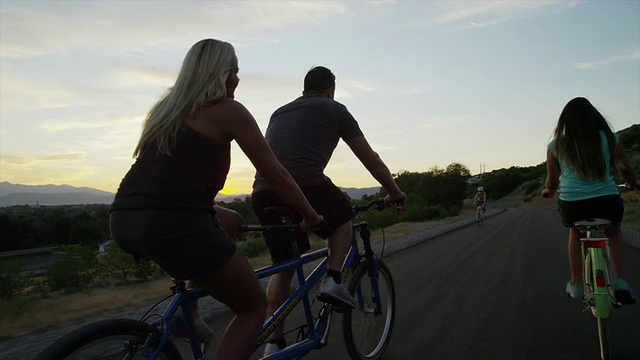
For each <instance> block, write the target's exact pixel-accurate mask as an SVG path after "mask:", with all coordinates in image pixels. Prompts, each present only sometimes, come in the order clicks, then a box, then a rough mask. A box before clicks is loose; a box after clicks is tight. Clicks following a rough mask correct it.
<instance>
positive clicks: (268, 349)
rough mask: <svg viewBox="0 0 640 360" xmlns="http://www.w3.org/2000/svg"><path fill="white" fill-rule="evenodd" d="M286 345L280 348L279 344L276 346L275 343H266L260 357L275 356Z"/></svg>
mask: <svg viewBox="0 0 640 360" xmlns="http://www.w3.org/2000/svg"><path fill="white" fill-rule="evenodd" d="M286 347H287V346H286V344H285V346H284V347H280V344H278V343H277V342H271V341H269V342H267V344H266V345H265V346H264V352H263V353H262V356H268V355H271V354H275V353H277V352H278V351H280V350H282V349H284V348H286Z"/></svg>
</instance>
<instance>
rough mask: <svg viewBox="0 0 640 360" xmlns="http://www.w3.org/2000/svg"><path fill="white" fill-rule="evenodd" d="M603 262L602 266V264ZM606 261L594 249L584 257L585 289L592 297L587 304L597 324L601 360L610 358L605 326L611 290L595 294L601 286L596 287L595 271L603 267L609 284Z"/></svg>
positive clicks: (607, 333) (607, 332) (609, 309)
mask: <svg viewBox="0 0 640 360" xmlns="http://www.w3.org/2000/svg"><path fill="white" fill-rule="evenodd" d="M603 263H604V265H605V266H604V267H603V266H602V264H603ZM607 265H608V263H607V261H606V259H605V258H604V256H602V253H599V254H598V256H596V252H595V251H589V252H588V253H587V256H586V257H585V275H586V279H585V280H586V281H585V283H586V284H588V286H589V288H588V289H587V295H588V298H591V297H592V298H593V302H592V303H590V304H589V305H590V306H591V313H592V315H593V316H594V317H595V318H596V323H597V326H598V343H599V345H600V358H601V359H602V360H608V359H609V358H610V352H611V350H610V347H609V329H608V326H607V318H608V317H609V315H610V314H611V308H612V304H611V296H612V295H611V293H610V292H611V290H610V289H608V294H609V295H601V294H596V293H597V292H598V291H602V290H601V288H600V290H598V288H597V287H596V285H595V278H596V271H597V269H604V271H605V279H606V284H609V285H610V284H611V279H610V277H609V271H608V266H607Z"/></svg>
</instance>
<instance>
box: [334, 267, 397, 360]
mask: <svg viewBox="0 0 640 360" xmlns="http://www.w3.org/2000/svg"><path fill="white" fill-rule="evenodd" d="M378 266H379V271H378V275H379V276H378V279H377V280H375V279H371V278H370V277H369V276H368V272H367V266H366V263H364V262H363V263H361V264H360V265H358V267H357V268H356V270H355V271H354V272H353V277H352V278H351V282H350V283H349V293H351V295H354V296H356V300H358V303H359V305H358V307H357V308H355V309H346V310H345V311H344V314H343V319H342V326H343V334H344V340H345V345H346V347H347V351H348V352H349V355H350V356H351V358H352V359H354V360H378V359H380V358H381V357H382V355H383V354H384V352H385V350H386V349H387V346H388V345H389V341H390V340H391V333H392V330H393V324H394V321H395V314H396V291H395V284H394V282H393V277H392V276H391V271H390V270H389V267H388V266H387V265H386V264H385V263H384V262H383V261H382V260H378ZM363 280H364V281H363ZM372 280H374V281H378V285H379V288H380V297H381V298H382V309H381V313H380V314H374V312H373V309H375V306H374V305H375V304H373V301H374V297H373V294H372V288H371V281H372ZM356 290H357V291H358V293H361V294H362V296H359V295H356Z"/></svg>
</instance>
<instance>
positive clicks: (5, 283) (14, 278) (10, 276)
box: [0, 260, 28, 299]
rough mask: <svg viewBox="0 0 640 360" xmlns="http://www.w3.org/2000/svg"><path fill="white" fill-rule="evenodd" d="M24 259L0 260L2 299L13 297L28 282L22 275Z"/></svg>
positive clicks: (0, 290) (0, 291)
mask: <svg viewBox="0 0 640 360" xmlns="http://www.w3.org/2000/svg"><path fill="white" fill-rule="evenodd" d="M23 266H24V261H23V260H3V261H2V262H0V299H11V298H13V297H14V296H15V295H16V294H17V293H19V292H20V291H22V290H23V289H24V288H25V286H26V285H27V284H28V278H26V277H24V276H22V273H21V272H22V268H23Z"/></svg>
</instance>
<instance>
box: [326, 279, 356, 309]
mask: <svg viewBox="0 0 640 360" xmlns="http://www.w3.org/2000/svg"><path fill="white" fill-rule="evenodd" d="M318 299H319V300H320V301H322V302H326V303H329V304H333V305H346V306H349V307H351V308H355V307H356V299H354V298H353V296H351V294H349V292H348V291H347V289H345V288H344V286H342V285H341V284H337V283H336V282H335V280H333V278H332V277H331V276H326V277H325V278H324V279H323V280H322V284H320V291H319V293H318Z"/></svg>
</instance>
